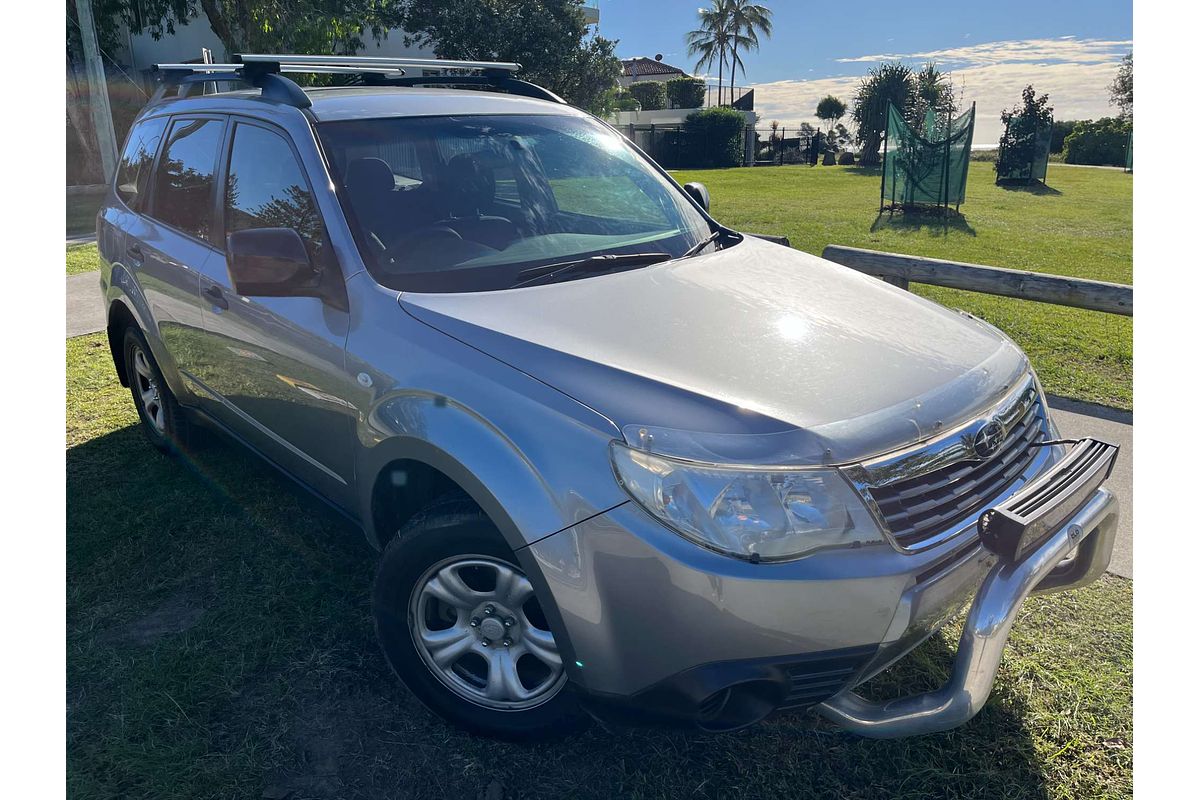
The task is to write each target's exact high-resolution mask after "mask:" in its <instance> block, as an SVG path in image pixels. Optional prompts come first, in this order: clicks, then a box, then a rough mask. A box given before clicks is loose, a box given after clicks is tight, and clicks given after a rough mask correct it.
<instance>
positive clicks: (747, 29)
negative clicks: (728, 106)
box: [724, 0, 771, 103]
mask: <svg viewBox="0 0 1200 800" xmlns="http://www.w3.org/2000/svg"><path fill="white" fill-rule="evenodd" d="M724 8H725V13H726V14H727V16H728V25H729V29H730V31H732V34H733V35H732V37H731V39H730V70H729V101H730V102H731V103H732V102H733V85H734V83H735V82H736V79H737V71H738V69H739V68H740V69H741V70H742V75H745V74H746V65H745V64H743V63H742V60H741V57H740V56H738V47H742V48H744V49H745V50H758V34H760V33H761V34H762V35H763V36H765V37H767V38H770V36H771V9H769V8H767V7H766V6H764V5H762V4H760V3H752V2H751V1H750V0H729V2H728V3H726V4H725V5H724Z"/></svg>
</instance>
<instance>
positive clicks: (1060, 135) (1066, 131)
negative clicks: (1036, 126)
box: [1050, 119, 1079, 153]
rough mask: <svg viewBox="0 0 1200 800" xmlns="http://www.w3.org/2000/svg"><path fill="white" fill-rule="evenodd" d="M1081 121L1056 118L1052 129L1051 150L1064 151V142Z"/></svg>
mask: <svg viewBox="0 0 1200 800" xmlns="http://www.w3.org/2000/svg"><path fill="white" fill-rule="evenodd" d="M1078 124H1079V123H1078V122H1076V121H1075V120H1073V119H1064V120H1059V119H1056V120H1054V127H1053V128H1051V129H1050V152H1051V153H1061V152H1062V151H1063V142H1064V140H1066V138H1067V137H1068V136H1070V135H1071V131H1073V130H1074V129H1075V126H1076V125H1078Z"/></svg>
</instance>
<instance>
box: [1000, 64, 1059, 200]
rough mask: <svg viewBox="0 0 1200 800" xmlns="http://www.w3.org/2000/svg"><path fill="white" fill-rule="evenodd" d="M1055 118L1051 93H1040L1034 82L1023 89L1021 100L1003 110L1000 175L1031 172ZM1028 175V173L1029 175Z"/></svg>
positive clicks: (1003, 176) (1001, 176)
mask: <svg viewBox="0 0 1200 800" xmlns="http://www.w3.org/2000/svg"><path fill="white" fill-rule="evenodd" d="M1053 120H1054V109H1053V108H1052V107H1051V106H1050V96H1049V95H1045V94H1043V95H1042V96H1041V97H1038V96H1037V93H1036V92H1034V90H1033V87H1032V86H1026V87H1025V89H1024V90H1023V91H1022V92H1021V104H1020V105H1018V106H1016V107H1015V108H1013V109H1011V110H1009V109H1005V110H1004V111H1002V112H1000V121H1001V122H1003V123H1004V133H1003V134H1001V136H1000V152H999V153H998V154H997V156H996V163H995V170H996V175H997V176H998V178H999V179H1001V180H1002V179H1004V178H1009V177H1019V176H1021V175H1023V174H1024V173H1027V172H1029V169H1030V165H1031V164H1033V162H1034V161H1035V160H1036V159H1037V158H1038V156H1039V155H1040V154H1039V153H1038V147H1039V143H1040V142H1041V141H1043V137H1044V136H1046V135H1047V133H1046V132H1047V131H1048V129H1049V128H1050V125H1051V123H1052V122H1053ZM1026 177H1027V176H1026Z"/></svg>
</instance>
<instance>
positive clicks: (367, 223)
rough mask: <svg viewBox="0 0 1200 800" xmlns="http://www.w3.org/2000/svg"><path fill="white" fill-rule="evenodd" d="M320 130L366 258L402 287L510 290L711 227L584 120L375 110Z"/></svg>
mask: <svg viewBox="0 0 1200 800" xmlns="http://www.w3.org/2000/svg"><path fill="white" fill-rule="evenodd" d="M318 132H319V136H320V138H321V142H322V145H323V147H324V148H325V152H326V154H327V155H328V157H329V159H330V161H331V162H332V166H333V169H334V171H335V173H336V175H335V180H336V181H337V182H338V184H339V186H338V197H339V198H340V199H341V202H342V205H343V207H344V208H345V211H346V216H347V218H348V219H349V221H350V225H351V227H352V229H353V232H354V236H355V240H356V241H357V242H358V247H359V249H360V250H361V251H362V255H363V258H364V260H365V261H366V264H367V268H368V269H369V270H370V271H371V274H372V275H374V276H375V279H376V280H378V281H379V282H380V283H382V284H383V285H385V286H388V287H390V288H393V289H399V290H408V291H416V292H477V291H486V290H492V289H505V288H509V287H511V286H514V285H516V284H518V283H521V282H522V281H523V280H525V279H526V278H527V277H528V274H529V272H528V271H529V270H530V269H531V268H535V267H538V266H542V265H550V264H558V263H562V262H566V261H570V260H574V259H582V258H588V257H590V256H594V255H602V254H603V255H609V254H634V253H637V254H643V253H655V254H659V253H666V254H668V255H669V256H670V257H672V258H677V257H679V256H682V255H683V254H684V253H686V252H687V251H688V250H689V248H691V247H693V246H694V245H697V244H698V243H700V242H701V241H702V240H703V239H704V238H705V237H707V236H708V235H709V233H710V230H711V229H710V226H709V223H708V222H707V220H705V218H704V217H703V215H701V214H700V212H698V211H697V210H696V209H695V207H694V206H692V205H691V204H690V203H689V201H688V199H687V197H686V196H685V195H684V194H683V192H681V191H680V190H679V189H678V188H677V187H675V186H674V185H673V184H672V183H671V182H670V181H669V180H667V179H666V178H665V177H663V175H662V174H660V173H659V172H658V171H657V170H655V169H654V168H653V167H652V166H651V165H649V164H648V163H647V162H646V161H645V160H644V159H642V158H641V157H640V156H639V155H638V154H637V153H636V152H635V151H634V150H633V149H632V148H631V147H630V146H629V145H628V143H626V141H625V139H624V138H623V137H622V136H621V135H620V134H618V133H616V132H614V131H613V130H611V129H610V128H607V127H605V126H604V125H601V124H600V123H598V122H596V121H594V120H591V119H588V118H586V117H576V116H553V115H511V116H463V117H410V118H399V119H365V120H353V121H348V122H329V123H323V124H321V125H319V126H318ZM654 260H656V259H647V262H645V263H649V262H652V261H654ZM613 263H614V265H615V264H617V263H620V264H622V265H623V266H622V267H620V268H628V266H629V265H632V266H638V265H640V264H641V263H642V262H639V261H637V259H623V260H613ZM614 268H616V267H615V266H614ZM522 271H525V275H524V276H523V277H522V276H521V273H522ZM588 274H595V272H594V271H587V272H584V271H571V270H568V271H566V272H564V273H563V274H562V276H561V277H559V276H558V275H557V274H556V276H554V277H553V278H552V279H553V280H571V279H574V278H578V277H582V276H584V275H588Z"/></svg>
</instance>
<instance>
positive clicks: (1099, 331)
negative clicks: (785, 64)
mask: <svg viewBox="0 0 1200 800" xmlns="http://www.w3.org/2000/svg"><path fill="white" fill-rule="evenodd" d="M674 174H675V177H676V178H677V179H678V180H679V181H680V182H681V183H685V182H687V181H696V180H698V181H703V182H704V183H705V184H706V185H707V186H708V189H709V191H710V193H711V194H712V211H713V215H714V216H715V217H716V218H717V219H719V220H721V221H722V222H724V223H725V224H727V225H730V226H731V227H734V228H737V229H739V230H744V231H753V232H755V233H772V234H782V235H784V236H787V237H788V238H789V239H790V240H791V243H792V246H793V247H796V248H799V249H800V250H805V251H808V252H810V253H816V254H818V255H819V254H820V253H821V251H822V250H823V249H824V248H825V246H826V245H829V244H841V245H849V246H852V247H865V248H869V249H872V250H888V251H892V252H898V253H909V254H912V255H923V256H932V257H935V258H945V259H951V260H954V261H969V262H973V263H977V264H989V265H992V266H997V267H1007V268H1009V269H1027V270H1033V271H1035V272H1049V273H1054V274H1057V275H1070V276H1074V277H1080V278H1093V279H1096V280H1104V281H1114V282H1117V283H1131V282H1132V280H1133V176H1131V175H1126V174H1124V173H1123V172H1120V171H1118V170H1106V169H1078V168H1067V167H1054V166H1051V168H1050V172H1049V175H1048V176H1047V183H1048V185H1049V187H1050V188H1049V190H1042V191H1040V192H1034V191H1027V190H1022V189H1002V188H1000V187H998V186H996V185H995V183H994V182H993V177H994V173H993V172H992V165H991V164H987V163H972V164H971V171H970V176H969V178H968V180H967V199H966V202H965V203H963V205H962V209H961V211H962V217H961V218H955V219H954V220H953V222H951V224H950V225H949V226H943V224H942V223H941V221H940V220H936V219H934V218H931V217H927V218H923V219H913V218H906V217H905V216H904V215H902V214H897V215H896V216H895V217H894V218H889V217H888V216H887V215H886V214H885V215H884V216H883V217H882V218H880V219H877V214H876V212H877V209H878V208H879V173H878V171H875V170H864V169H861V168H858V167H813V168H810V167H802V166H789V167H752V168H746V169H727V170H705V171H682V172H677V173H674ZM914 288H915V290H916V291H918V292H919V293H920V294H922V295H925V296H926V297H930V298H933V299H934V300H937V301H938V302H939V303H943V304H945V305H949V306H954V307H956V308H962V309H966V310H967V311H970V312H972V313H974V314H978V315H979V316H981V317H983V318H984V319H987V320H988V321H990V322H992V323H993V324H995V325H996V326H998V327H999V328H1001V329H1002V330H1004V331H1005V332H1006V333H1008V334H1009V335H1010V336H1012V337H1013V339H1015V340H1016V342H1017V343H1018V344H1019V345H1020V346H1021V347H1023V348H1024V349H1025V352H1027V353H1028V354H1029V356H1030V358H1031V359H1032V360H1033V364H1034V367H1035V368H1036V369H1037V371H1038V374H1039V376H1040V377H1041V379H1042V383H1043V384H1044V385H1045V386H1046V389H1047V391H1049V392H1053V393H1055V394H1061V395H1064V396H1066V397H1072V398H1075V399H1079V400H1090V401H1093V402H1098V403H1104V404H1107V405H1111V406H1116V407H1119V408H1124V409H1132V408H1133V320H1132V319H1130V318H1128V317H1117V316H1113V315H1110V314H1101V313H1098V312H1094V311H1082V310H1078V309H1073V308H1065V307H1062V306H1053V305H1046V304H1042V303H1032V302H1029V301H1025V300H1013V299H1009V298H1003V297H993V296H990V295H984V294H976V293H973V292H963V291H959V290H955V289H943V288H940V287H933V286H916V285H915V284H914Z"/></svg>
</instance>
